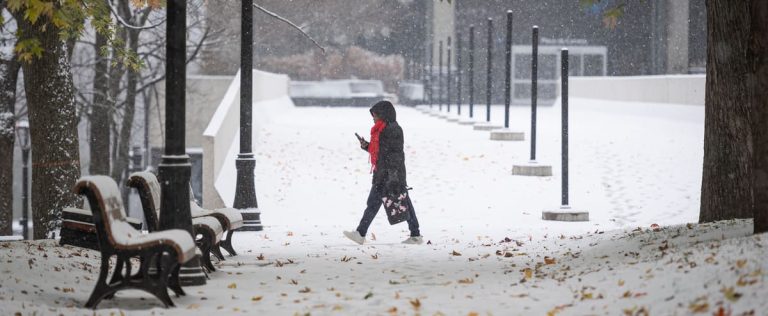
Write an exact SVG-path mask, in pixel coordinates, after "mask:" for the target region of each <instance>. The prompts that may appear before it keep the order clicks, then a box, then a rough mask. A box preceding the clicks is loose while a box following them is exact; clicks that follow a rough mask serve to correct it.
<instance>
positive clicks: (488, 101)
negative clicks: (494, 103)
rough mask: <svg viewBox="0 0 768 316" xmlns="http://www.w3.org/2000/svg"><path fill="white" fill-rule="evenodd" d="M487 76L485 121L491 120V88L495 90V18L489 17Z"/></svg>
mask: <svg viewBox="0 0 768 316" xmlns="http://www.w3.org/2000/svg"><path fill="white" fill-rule="evenodd" d="M486 66H487V69H486V78H485V82H486V84H485V89H486V90H485V101H486V105H485V107H486V110H485V121H486V122H488V123H490V122H491V97H492V96H491V90H493V82H492V80H493V19H491V18H488V60H487V62H486Z"/></svg>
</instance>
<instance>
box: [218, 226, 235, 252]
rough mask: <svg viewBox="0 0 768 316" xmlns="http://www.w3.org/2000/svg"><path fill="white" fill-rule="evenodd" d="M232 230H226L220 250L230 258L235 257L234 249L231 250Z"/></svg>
mask: <svg viewBox="0 0 768 316" xmlns="http://www.w3.org/2000/svg"><path fill="white" fill-rule="evenodd" d="M234 233H235V231H234V230H231V229H230V230H228V231H227V239H226V240H222V241H221V248H224V250H226V251H227V252H228V253H229V255H230V256H233V257H234V256H237V252H235V248H232V234H234Z"/></svg>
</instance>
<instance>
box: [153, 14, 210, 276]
mask: <svg viewBox="0 0 768 316" xmlns="http://www.w3.org/2000/svg"><path fill="white" fill-rule="evenodd" d="M166 32H167V40H166V61H165V72H166V81H165V90H166V94H165V113H166V115H165V126H166V133H165V150H164V153H163V157H162V160H161V161H160V164H159V166H158V177H159V180H160V188H161V192H162V198H161V201H160V209H161V213H160V229H161V230H166V229H183V230H186V231H188V232H189V234H190V235H192V238H194V237H195V235H194V233H193V231H192V216H191V214H190V211H189V200H190V199H189V178H190V174H191V169H192V165H191V164H190V163H189V156H187V153H186V150H185V147H186V145H185V135H184V134H185V124H186V121H185V120H186V113H185V112H186V102H185V99H184V98H185V94H186V89H185V85H186V78H187V72H186V67H187V65H186V59H187V3H186V1H185V0H168V16H167V21H166ZM179 277H180V281H181V283H182V285H203V284H205V282H206V281H205V274H204V273H203V270H202V268H201V267H200V258H199V256H195V257H194V258H192V260H190V261H189V262H187V263H186V264H184V266H182V267H181V271H180V272H179Z"/></svg>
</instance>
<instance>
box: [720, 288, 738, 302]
mask: <svg viewBox="0 0 768 316" xmlns="http://www.w3.org/2000/svg"><path fill="white" fill-rule="evenodd" d="M720 293H723V295H725V298H726V299H728V300H729V301H731V302H736V301H738V300H739V299H740V298H741V297H742V296H743V295H742V294H741V293H739V292H736V290H734V289H733V287H723V288H722V289H721V290H720Z"/></svg>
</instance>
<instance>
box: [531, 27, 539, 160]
mask: <svg viewBox="0 0 768 316" xmlns="http://www.w3.org/2000/svg"><path fill="white" fill-rule="evenodd" d="M538 85H539V27H538V26H536V25H534V26H533V30H532V33H531V161H536V107H537V103H538V100H539V87H538Z"/></svg>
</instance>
